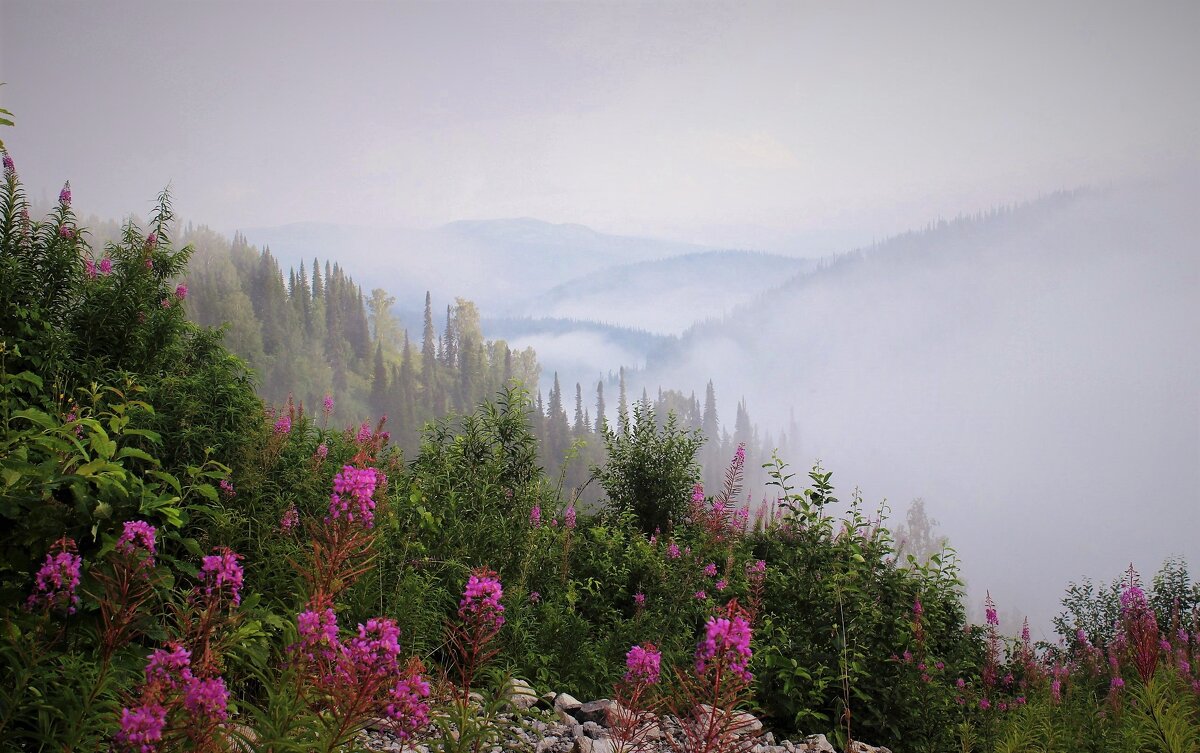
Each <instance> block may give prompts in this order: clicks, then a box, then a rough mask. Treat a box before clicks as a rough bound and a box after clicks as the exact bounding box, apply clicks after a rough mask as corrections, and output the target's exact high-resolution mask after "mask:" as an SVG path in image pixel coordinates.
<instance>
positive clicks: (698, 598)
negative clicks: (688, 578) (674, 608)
mask: <svg viewBox="0 0 1200 753" xmlns="http://www.w3.org/2000/svg"><path fill="white" fill-rule="evenodd" d="M692 598H693V599H695V600H696V601H704V600H705V599H707V598H708V594H706V593H704V592H703V591H697V592H696V593H694V594H692Z"/></svg>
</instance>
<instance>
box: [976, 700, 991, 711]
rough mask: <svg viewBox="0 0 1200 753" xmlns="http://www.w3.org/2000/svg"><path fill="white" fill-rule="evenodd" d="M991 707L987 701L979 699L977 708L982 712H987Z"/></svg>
mask: <svg viewBox="0 0 1200 753" xmlns="http://www.w3.org/2000/svg"><path fill="white" fill-rule="evenodd" d="M991 707H992V702H991V701H989V700H988V699H987V698H986V697H984V698H980V699H979V708H981V709H983V710H984V711H987V710H988V709H990V708H991Z"/></svg>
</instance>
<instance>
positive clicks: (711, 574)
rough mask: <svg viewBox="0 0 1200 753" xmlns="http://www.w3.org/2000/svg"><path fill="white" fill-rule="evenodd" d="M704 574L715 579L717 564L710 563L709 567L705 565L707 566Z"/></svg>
mask: <svg viewBox="0 0 1200 753" xmlns="http://www.w3.org/2000/svg"><path fill="white" fill-rule="evenodd" d="M704 574H705V575H707V576H708V577H710V578H715V577H717V566H716V564H715V563H713V562H710V563H708V564H707V565H705V566H704Z"/></svg>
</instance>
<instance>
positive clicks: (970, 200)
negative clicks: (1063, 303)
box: [0, 0, 1200, 252]
mask: <svg viewBox="0 0 1200 753" xmlns="http://www.w3.org/2000/svg"><path fill="white" fill-rule="evenodd" d="M1198 37H1200V3H1196V2H1136V3H1135V2H1130V3H1120V4H1113V3H1100V2H1073V3H1053V2H1051V3H1047V2H1040V1H1039V2H1031V3H1016V2H1004V3H965V2H957V1H956V2H945V3H914V2H904V3H894V2H887V3H849V2H837V3H832V2H819V3H818V2H787V3H778V4H776V3H766V2H759V3H721V4H712V5H697V4H695V3H687V4H669V3H654V4H650V3H603V4H601V3H588V4H582V3H578V4H577V3H519V4H514V3H479V4H457V3H454V4H450V3H439V4H416V3H401V2H387V3H368V2H343V3H336V4H335V3H315V2H307V3H305V2H301V3H295V2H289V3H263V2H236V3H233V2H229V3H213V2H208V3H183V2H157V1H156V2H147V3H140V2H105V3H94V2H86V3H74V2H72V3H64V2H17V1H15V0H0V80H2V81H6V82H8V83H7V85H6V86H4V87H3V88H0V106H4V107H7V108H8V109H10V110H12V111H13V112H14V113H15V116H16V121H17V128H15V129H5V130H6V133H5V134H4V136H3V138H4V140H5V141H6V142H7V144H8V146H9V148H10V150H11V151H12V152H13V154H14V156H15V157H16V159H17V165H18V169H19V171H20V172H21V175H22V177H23V179H25V180H26V181H27V183H28V184H29V185H30V186H31V187H32V188H33V189H34V192H35V195H41V194H42V193H43V192H44V195H46V196H47V197H50V196H53V195H54V192H55V191H57V188H58V185H59V184H60V183H61V181H62V180H64V179H67V178H70V179H71V180H72V184H73V186H74V189H75V196H76V197H77V205H78V206H79V208H80V209H81V210H82V211H84V212H85V213H90V212H96V213H98V214H100V215H103V216H112V217H120V216H123V215H125V214H128V213H130V212H145V211H146V209H147V208H148V207H149V206H150V203H151V201H152V199H153V197H154V196H155V194H156V193H157V192H158V190H159V189H160V188H162V187H163V186H164V185H165V184H167V183H168V182H170V183H171V184H172V186H173V190H174V192H175V195H176V198H177V207H178V209H179V211H180V213H181V214H182V215H183V216H184V217H186V218H188V219H191V220H195V221H198V222H203V223H207V224H210V225H213V226H215V227H218V228H222V229H227V230H229V229H233V228H237V227H247V226H264V225H275V224H283V223H288V222H296V221H310V220H315V221H329V222H346V223H356V224H400V225H408V226H418V227H422V226H432V225H436V224H440V223H443V222H447V221H451V220H455V219H464V218H495V217H514V216H531V217H537V218H541V219H545V220H549V221H553V222H580V223H583V224H586V225H589V226H592V227H595V228H597V229H599V230H603V231H608V232H616V233H630V234H644V235H652V236H658V237H666V238H674V239H682V240H688V241H695V242H701V243H709V244H714V245H729V246H738V247H757V248H769V249H770V248H775V249H780V250H791V251H804V250H805V248H804V243H805V242H806V241H811V242H813V243H814V244H816V245H818V246H819V245H820V244H821V243H827V244H828V243H835V244H840V243H843V242H845V243H850V242H861V241H864V240H865V241H869V240H871V238H872V237H874V236H882V235H884V234H887V233H891V232H895V231H899V230H903V229H906V228H909V227H912V226H914V225H922V224H924V223H925V222H926V221H927V220H929V219H932V218H936V217H938V216H939V215H941V216H951V215H954V214H957V213H958V212H960V211H973V210H975V209H979V208H984V207H987V206H990V205H993V204H995V203H1002V202H1011V201H1016V200H1023V199H1027V198H1031V197H1033V196H1036V195H1038V194H1041V193H1044V192H1047V191H1051V190H1054V189H1058V188H1062V187H1072V186H1076V185H1080V184H1096V183H1109V182H1113V181H1120V180H1122V179H1124V178H1126V177H1130V176H1144V175H1146V174H1147V173H1157V172H1161V171H1164V170H1171V169H1174V168H1177V167H1179V166H1180V165H1185V166H1186V165H1195V164H1196V162H1197V155H1198V154H1200V133H1198V129H1197V123H1198V122H1200V95H1198V94H1197V92H1200V61H1198V53H1197V51H1196V39H1197V38H1198ZM810 250H815V251H821V252H824V251H828V250H837V249H825V248H815V249H810Z"/></svg>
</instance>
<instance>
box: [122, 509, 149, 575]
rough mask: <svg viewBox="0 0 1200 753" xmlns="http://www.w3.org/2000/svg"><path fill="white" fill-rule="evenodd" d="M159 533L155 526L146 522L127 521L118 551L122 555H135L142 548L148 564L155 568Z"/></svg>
mask: <svg viewBox="0 0 1200 753" xmlns="http://www.w3.org/2000/svg"><path fill="white" fill-rule="evenodd" d="M157 533H158V531H157V530H156V529H155V528H154V526H152V525H150V524H149V523H147V522H146V521H144V520H127V521H125V526H124V531H122V533H121V538H119V539H117V545H116V550H117V551H118V552H120V553H121V554H134V553H135V552H137V551H138V549H139V548H140V549H142V550H144V551H145V552H146V555H147V557H146V563H147V564H148V565H150V566H151V567H153V565H154V554H155V536H156V534H157Z"/></svg>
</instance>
